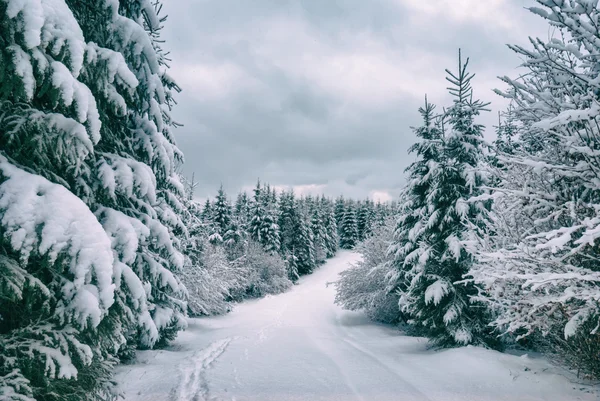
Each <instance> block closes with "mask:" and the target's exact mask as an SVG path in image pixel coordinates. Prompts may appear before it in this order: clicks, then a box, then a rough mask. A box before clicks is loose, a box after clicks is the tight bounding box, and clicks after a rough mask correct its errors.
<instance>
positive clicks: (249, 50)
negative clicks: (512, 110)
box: [163, 0, 551, 201]
mask: <svg viewBox="0 0 600 401" xmlns="http://www.w3.org/2000/svg"><path fill="white" fill-rule="evenodd" d="M532 5H534V4H533V0H369V1H364V0H303V1H301V0H295V1H292V0H253V1H245V0H210V1H208V0H177V1H173V2H165V5H164V12H163V13H164V14H167V15H168V20H167V21H166V23H165V28H164V31H163V39H165V41H166V44H165V45H164V47H165V48H166V49H167V50H169V51H170V52H171V54H170V58H171V59H172V62H171V69H170V72H169V73H170V75H172V76H173V77H174V78H175V80H176V81H177V82H178V84H179V85H180V86H181V87H182V89H183V91H182V93H180V94H179V95H178V96H177V98H176V99H177V101H178V105H177V107H176V108H175V109H174V111H173V116H174V118H175V120H176V121H178V122H179V123H181V124H183V127H181V128H178V129H177V130H176V132H175V137H176V140H177V143H178V145H179V147H180V148H181V149H182V150H183V152H184V154H185V163H184V166H183V173H184V174H185V175H186V176H187V177H191V175H192V173H193V174H194V176H195V179H196V180H197V181H199V185H198V187H197V189H196V193H195V197H196V198H197V199H200V200H202V199H205V198H206V197H208V196H211V197H212V196H214V195H215V194H216V191H217V189H218V188H219V186H220V185H221V184H222V185H223V187H224V189H225V190H226V191H227V192H228V194H229V195H230V196H231V197H235V195H236V194H237V193H238V192H239V191H240V190H248V189H251V188H252V187H254V185H255V183H256V181H257V179H258V178H260V179H261V181H263V182H269V183H270V184H271V185H272V186H275V187H277V188H282V189H283V188H286V189H289V188H294V190H295V191H296V193H300V194H308V193H313V194H320V193H324V194H326V195H328V196H333V197H335V196H338V195H344V196H346V197H352V198H357V199H364V198H367V197H370V198H372V199H375V200H381V201H387V200H391V199H395V198H396V197H397V196H398V194H399V191H400V188H401V187H402V186H403V184H404V182H405V175H404V169H405V168H406V167H407V166H408V165H409V164H410V163H411V162H412V160H413V156H412V155H409V154H408V153H407V150H408V148H409V147H410V146H411V144H412V143H414V142H415V136H414V134H413V132H412V130H411V126H418V124H419V123H420V116H419V113H418V108H419V107H420V106H421V105H422V104H423V103H424V97H425V94H427V97H428V99H429V101H430V102H432V103H434V104H436V105H437V107H438V110H441V109H442V108H443V107H446V106H448V105H449V104H450V103H451V98H450V96H449V95H448V93H447V89H446V88H447V86H448V85H447V82H446V81H445V77H446V73H445V69H446V68H449V69H451V70H456V69H457V68H458V49H459V48H461V49H462V53H463V57H466V56H468V57H469V58H470V69H471V71H472V72H474V73H475V74H476V77H475V78H474V80H473V87H474V95H475V97H477V98H480V99H482V100H484V101H490V102H492V105H491V108H492V111H491V112H489V113H485V114H484V115H482V116H481V118H480V120H479V122H480V123H482V124H485V125H486V127H487V128H486V130H487V131H486V137H487V138H488V139H491V138H493V127H492V126H493V125H494V124H496V123H497V121H498V115H497V112H498V111H499V110H502V109H503V108H505V107H506V104H507V103H506V101H505V100H504V99H502V98H501V97H499V96H498V95H496V94H495V93H493V91H492V89H494V88H500V89H502V88H504V86H503V84H502V83H501V82H500V81H499V80H498V79H497V77H498V76H503V75H508V76H510V77H516V76H518V75H519V73H520V70H519V68H518V66H519V64H520V63H521V60H520V59H519V58H518V57H517V56H516V55H515V54H514V53H513V52H512V51H511V50H510V49H508V48H507V47H506V44H507V43H511V44H522V45H526V44H527V41H528V37H529V36H534V37H536V36H537V37H542V38H547V37H548V35H550V34H551V30H550V29H549V28H548V26H547V24H546V22H544V21H543V20H542V19H541V18H539V17H537V16H535V15H533V14H532V13H530V12H529V11H528V10H526V9H525V7H528V6H532Z"/></svg>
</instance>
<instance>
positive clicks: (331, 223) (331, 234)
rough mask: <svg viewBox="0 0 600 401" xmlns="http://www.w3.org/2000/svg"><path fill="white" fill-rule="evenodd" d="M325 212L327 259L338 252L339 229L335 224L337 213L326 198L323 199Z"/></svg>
mask: <svg viewBox="0 0 600 401" xmlns="http://www.w3.org/2000/svg"><path fill="white" fill-rule="evenodd" d="M322 204H323V210H324V213H325V221H324V225H325V248H326V250H327V257H328V258H332V257H333V256H335V254H336V252H337V250H338V243H339V237H338V229H337V224H336V222H335V213H334V210H333V205H331V203H330V202H329V201H327V200H326V199H325V198H324V197H323V198H322Z"/></svg>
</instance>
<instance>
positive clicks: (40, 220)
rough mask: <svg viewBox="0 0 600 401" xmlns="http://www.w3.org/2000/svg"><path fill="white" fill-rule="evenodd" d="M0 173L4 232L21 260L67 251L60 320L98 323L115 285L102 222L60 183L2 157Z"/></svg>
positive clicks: (53, 259)
mask: <svg viewBox="0 0 600 401" xmlns="http://www.w3.org/2000/svg"><path fill="white" fill-rule="evenodd" d="M0 177H2V178H3V179H4V181H3V182H2V183H1V184H0V223H1V225H2V227H3V235H4V236H5V238H6V239H7V240H8V241H9V242H10V245H11V247H12V248H13V249H14V250H15V251H18V252H19V253H20V255H21V258H22V260H23V262H27V261H28V259H29V258H30V256H32V254H38V253H39V255H41V256H46V257H47V258H48V262H49V263H55V262H56V261H57V259H58V258H59V255H62V254H66V255H68V257H69V259H68V260H69V264H68V265H67V266H65V267H68V268H69V273H70V275H71V276H72V278H71V280H63V282H62V283H61V284H62V293H63V297H64V298H63V300H62V302H65V304H64V305H62V306H61V307H59V309H60V308H62V311H63V312H65V315H66V316H63V318H66V317H67V316H72V317H75V318H76V321H77V322H78V323H79V324H80V325H82V326H86V325H87V324H88V322H91V324H92V326H93V327H95V326H97V325H98V324H99V323H100V320H101V319H102V317H103V316H104V315H105V313H106V311H107V310H108V308H109V307H110V306H111V305H112V304H113V301H114V299H113V297H114V289H115V286H114V284H113V283H112V277H113V276H112V274H113V253H112V249H111V243H110V239H109V238H108V236H107V235H106V233H105V232H104V230H103V228H102V226H101V225H100V223H99V222H98V220H97V219H96V217H95V216H94V214H93V213H92V212H91V210H90V209H89V208H88V207H87V206H86V205H85V204H84V203H83V202H82V201H81V200H80V199H79V198H77V197H76V196H75V195H73V194H72V193H71V192H69V190H67V189H66V188H65V187H63V186H62V185H57V184H54V183H51V182H50V181H48V180H46V179H45V178H42V177H41V176H38V175H33V174H30V173H28V172H26V171H24V170H21V169H19V168H17V167H16V166H14V165H12V164H10V163H9V162H8V160H7V159H6V158H5V157H3V156H2V155H0ZM59 266H60V265H59ZM59 266H57V268H58V267H59ZM57 273H61V271H60V270H58V269H57ZM92 283H93V284H92Z"/></svg>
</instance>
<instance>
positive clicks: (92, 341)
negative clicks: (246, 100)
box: [0, 0, 186, 400]
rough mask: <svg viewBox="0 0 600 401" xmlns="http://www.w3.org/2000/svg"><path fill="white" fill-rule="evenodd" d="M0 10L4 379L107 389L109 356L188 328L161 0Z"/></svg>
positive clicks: (23, 387)
mask: <svg viewBox="0 0 600 401" xmlns="http://www.w3.org/2000/svg"><path fill="white" fill-rule="evenodd" d="M32 7H33V8H32ZM0 9H1V10H2V11H1V12H0V37H1V38H2V41H3V46H2V50H1V51H0V65H2V68H1V70H2V72H1V73H0V74H6V75H3V76H2V77H0V98H1V99H2V101H1V104H0V110H1V111H0V217H1V219H0V220H1V221H2V222H1V223H0V224H1V227H0V231H2V233H3V235H2V238H1V239H0V255H1V256H0V258H1V261H0V289H2V293H3V296H2V298H1V300H0V315H1V316H2V318H3V320H2V322H3V328H2V331H1V333H0V349H2V352H0V378H2V379H1V380H2V381H3V386H6V381H5V380H4V378H6V377H9V376H7V375H10V379H9V381H8V386H9V387H10V386H12V384H11V383H18V386H17V387H13V388H12V390H11V391H14V392H15V393H16V394H18V395H22V396H23V397H22V399H27V398H32V397H33V398H39V399H44V400H55V399H57V398H58V397H59V394H60V391H58V390H57V389H59V388H61V389H63V391H67V392H69V399H70V400H78V399H80V400H94V399H100V398H102V399H105V398H106V397H109V396H110V391H109V386H110V383H109V377H110V373H111V367H112V365H113V364H114V363H115V361H116V356H117V354H118V355H119V356H121V357H123V356H126V355H131V351H132V348H133V347H135V346H141V347H153V346H155V345H157V344H163V343H165V342H166V341H168V340H169V339H172V338H173V337H174V336H175V334H176V332H177V331H178V330H179V329H181V328H182V327H184V325H185V320H184V318H183V313H184V311H185V303H184V302H183V301H182V298H183V296H184V291H183V288H182V287H181V285H180V284H179V282H178V280H177V279H176V277H175V273H176V272H177V271H179V270H180V269H181V268H182V267H183V256H182V254H181V253H180V252H179V251H178V250H177V244H178V241H176V240H175V238H174V236H175V235H176V234H178V233H184V232H185V231H186V229H185V227H184V226H183V224H182V221H181V219H180V215H181V213H182V207H183V205H182V203H181V202H180V201H179V199H180V198H181V196H182V189H183V188H182V185H181V182H180V180H179V178H178V177H177V174H176V167H177V165H178V163H179V162H180V161H181V152H180V151H179V150H178V149H177V147H176V146H175V143H174V139H173V134H172V132H171V128H172V127H173V126H175V123H174V122H173V121H172V120H171V117H170V108H171V106H172V105H173V98H172V96H173V92H175V91H178V90H179V88H178V87H177V85H176V84H175V83H174V82H173V81H172V80H171V79H170V78H169V76H168V74H167V73H166V72H165V71H166V70H167V67H168V66H167V65H166V64H165V63H166V58H165V54H164V52H163V50H162V48H161V41H160V29H161V25H162V21H163V19H162V18H160V17H159V16H158V15H157V11H156V10H158V9H160V4H159V3H158V2H156V8H155V7H153V6H152V5H151V3H149V2H147V1H141V0H140V1H134V0H131V1H121V2H107V3H105V2H74V1H60V0H57V1H54V2H52V4H51V6H50V5H49V4H45V5H44V6H42V5H40V3H39V2H34V3H30V2H27V3H22V2H18V1H13V0H9V1H8V3H6V2H4V3H3V5H1V6H0ZM15 185H16V187H15ZM28 208H29V209H28ZM15 235H19V238H20V241H14V240H11V238H12V237H14V236H15ZM5 288H9V289H10V292H9V293H8V294H6V292H4V289H5ZM17 305H20V306H19V307H17ZM17 311H18V312H17ZM23 311H27V312H26V313H24V312H23ZM49 367H55V368H53V369H51V368H49ZM59 372H60V374H59ZM76 376H78V377H81V378H83V377H91V378H93V379H92V380H87V381H84V380H75V377H76Z"/></svg>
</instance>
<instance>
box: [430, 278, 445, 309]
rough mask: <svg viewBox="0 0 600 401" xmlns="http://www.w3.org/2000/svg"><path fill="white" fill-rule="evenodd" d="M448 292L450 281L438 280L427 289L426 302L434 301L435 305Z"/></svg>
mask: <svg viewBox="0 0 600 401" xmlns="http://www.w3.org/2000/svg"><path fill="white" fill-rule="evenodd" d="M446 294H448V283H447V282H446V281H444V280H438V281H436V282H434V283H433V284H431V285H430V286H429V287H427V289H426V290H425V304H426V305H427V304H430V303H431V302H433V304H434V305H438V304H439V303H440V301H441V300H442V298H444V296H445V295H446Z"/></svg>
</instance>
